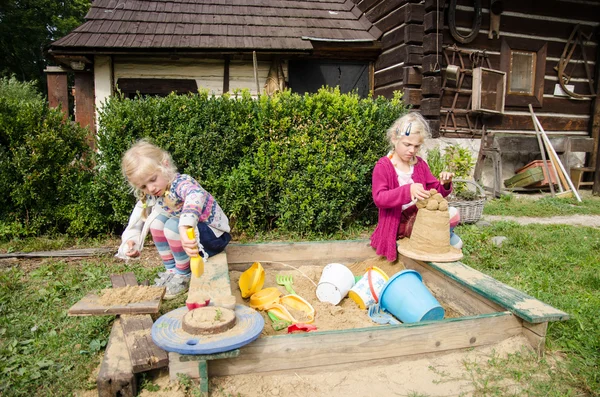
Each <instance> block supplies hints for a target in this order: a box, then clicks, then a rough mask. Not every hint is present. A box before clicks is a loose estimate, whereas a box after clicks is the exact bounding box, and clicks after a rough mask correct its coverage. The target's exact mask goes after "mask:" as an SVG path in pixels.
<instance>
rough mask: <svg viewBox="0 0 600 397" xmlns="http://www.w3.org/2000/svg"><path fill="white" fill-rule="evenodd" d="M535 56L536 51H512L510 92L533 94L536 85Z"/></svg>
mask: <svg viewBox="0 0 600 397" xmlns="http://www.w3.org/2000/svg"><path fill="white" fill-rule="evenodd" d="M535 58H536V53H535V52H530V51H513V50H511V51H510V80H509V84H508V93H509V94H517V95H533V89H534V87H535V84H534V83H535V80H534V78H535Z"/></svg>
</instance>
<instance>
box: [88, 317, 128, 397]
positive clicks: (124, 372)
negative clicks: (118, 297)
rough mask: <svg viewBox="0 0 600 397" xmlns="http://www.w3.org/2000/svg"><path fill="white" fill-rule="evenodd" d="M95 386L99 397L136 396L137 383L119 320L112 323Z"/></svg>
mask: <svg viewBox="0 0 600 397" xmlns="http://www.w3.org/2000/svg"><path fill="white" fill-rule="evenodd" d="M96 385H97V386H98V396H99V397H113V396H123V397H133V396H135V395H137V382H136V379H135V375H134V374H133V371H132V367H131V360H130V358H129V352H128V350H127V345H126V344H125V337H124V335H123V329H122V328H121V320H120V319H119V318H117V319H115V322H114V323H113V326H112V330H111V332H110V338H109V339H108V345H107V346H106V350H105V351H104V358H103V359H102V364H101V365H100V371H99V372H98V377H97V379H96Z"/></svg>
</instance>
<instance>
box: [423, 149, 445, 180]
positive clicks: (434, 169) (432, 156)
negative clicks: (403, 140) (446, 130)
mask: <svg viewBox="0 0 600 397" xmlns="http://www.w3.org/2000/svg"><path fill="white" fill-rule="evenodd" d="M427 165H429V169H430V170H431V173H432V174H433V175H434V176H435V177H436V178H437V177H438V176H439V175H440V173H441V172H442V171H444V167H445V163H444V158H443V157H442V152H441V151H440V148H439V147H435V148H432V149H429V150H428V151H427Z"/></svg>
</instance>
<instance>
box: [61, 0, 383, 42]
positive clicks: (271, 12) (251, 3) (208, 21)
mask: <svg viewBox="0 0 600 397" xmlns="http://www.w3.org/2000/svg"><path fill="white" fill-rule="evenodd" d="M85 19H86V22H85V23H84V24H83V25H81V26H79V27H78V28H76V29H75V30H73V31H72V32H71V33H69V34H68V35H66V36H65V37H63V38H61V39H59V40H57V41H56V42H54V43H53V44H52V48H51V52H54V53H57V52H70V51H73V50H76V49H77V50H88V51H89V50H108V49H112V50H115V51H119V52H120V51H123V50H136V49H138V50H141V49H155V50H156V49H164V50H167V49H168V50H171V49H181V50H217V51H218V50H231V49H235V50H269V51H277V50H282V51H290V50H300V51H306V50H311V49H312V48H313V46H312V44H311V42H314V41H326V42H344V43H353V42H354V43H361V42H368V41H374V40H377V39H378V38H379V36H381V31H380V30H379V29H377V28H376V27H374V26H373V25H372V24H371V23H370V22H369V21H368V20H367V18H366V17H365V16H364V15H362V12H360V10H358V8H357V7H356V5H355V4H354V3H353V2H352V1H351V0H235V1H233V0H95V1H94V2H93V4H92V7H91V9H90V11H89V12H88V14H87V15H86V17H85Z"/></svg>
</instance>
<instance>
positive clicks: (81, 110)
mask: <svg viewBox="0 0 600 397" xmlns="http://www.w3.org/2000/svg"><path fill="white" fill-rule="evenodd" d="M95 106H96V104H95V95H94V75H93V73H90V72H75V122H77V123H79V125H81V126H82V127H85V128H87V129H88V130H89V131H90V133H89V135H88V138H87V142H88V145H90V147H91V148H92V149H94V147H95V135H96V121H95V120H96V113H95Z"/></svg>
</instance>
